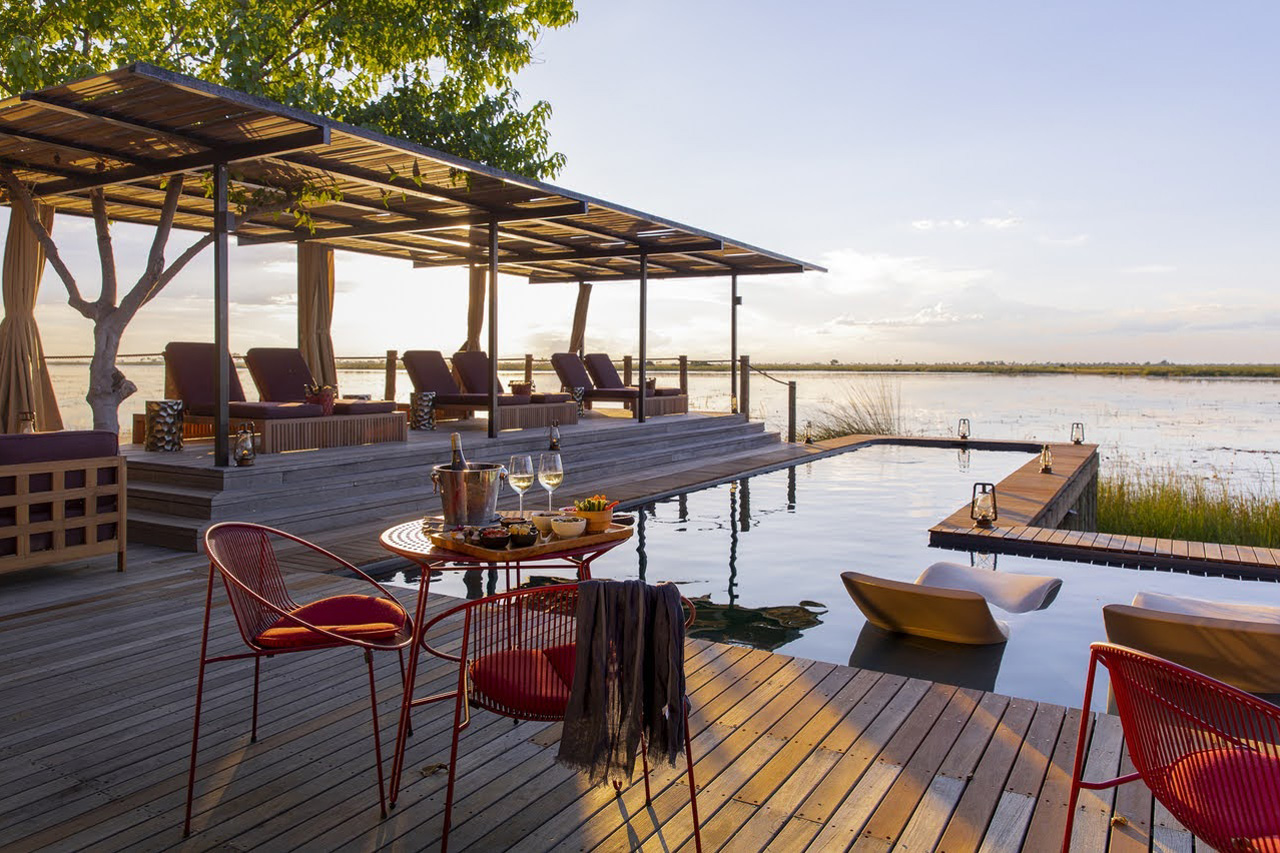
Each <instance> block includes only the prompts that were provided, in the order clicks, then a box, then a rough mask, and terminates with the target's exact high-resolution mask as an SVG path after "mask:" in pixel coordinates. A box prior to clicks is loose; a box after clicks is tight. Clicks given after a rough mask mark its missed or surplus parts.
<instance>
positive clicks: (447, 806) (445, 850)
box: [440, 690, 463, 853]
mask: <svg viewBox="0 0 1280 853" xmlns="http://www.w3.org/2000/svg"><path fill="white" fill-rule="evenodd" d="M462 702H463V699H462V691H461V690H459V691H458V701H457V704H456V705H455V706H454V711H453V743H452V744H450V746H449V785H448V788H447V789H446V791H445V795H444V828H443V829H442V830H441V831H440V853H449V825H450V823H451V822H452V820H453V780H454V779H455V777H456V776H457V773H458V735H459V733H461V731H462V730H461V728H460V727H461V725H462Z"/></svg>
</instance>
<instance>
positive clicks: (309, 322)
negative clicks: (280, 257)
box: [298, 243, 338, 387]
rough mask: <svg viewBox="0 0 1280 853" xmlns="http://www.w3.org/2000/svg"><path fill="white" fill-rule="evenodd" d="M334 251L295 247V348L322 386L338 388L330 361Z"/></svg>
mask: <svg viewBox="0 0 1280 853" xmlns="http://www.w3.org/2000/svg"><path fill="white" fill-rule="evenodd" d="M332 326H333V249H330V248H329V247H328V246H320V245H316V244H314V243H299V244H298V349H300V350H302V357H303V358H304V359H306V361H307V367H308V368H310V369H311V376H312V377H313V378H314V379H315V381H316V382H318V383H319V384H321V385H331V386H334V387H337V384H338V368H337V365H336V364H335V363H334V358H333V335H332V332H331V327H332Z"/></svg>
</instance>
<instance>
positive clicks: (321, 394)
mask: <svg viewBox="0 0 1280 853" xmlns="http://www.w3.org/2000/svg"><path fill="white" fill-rule="evenodd" d="M307 402H308V403H314V404H315V405H317V406H319V407H320V414H322V415H324V416H326V417H327V416H329V415H332V414H333V402H334V393H333V389H332V388H324V389H322V390H320V391H318V392H315V393H309V394H307Z"/></svg>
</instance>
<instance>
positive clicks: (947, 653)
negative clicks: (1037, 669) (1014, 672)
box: [849, 622, 1008, 691]
mask: <svg viewBox="0 0 1280 853" xmlns="http://www.w3.org/2000/svg"><path fill="white" fill-rule="evenodd" d="M1007 645H1008V643H993V644H991V645H984V646H969V645H963V644H960V643H948V642H945V641H943V640H930V639H926V638H924V637H914V636H910V635H908V634H895V633H893V632H891V631H885V630H883V629H881V628H877V627H876V626H875V625H872V624H871V623H870V622H868V623H866V624H865V625H863V626H862V631H861V632H860V633H859V634H858V642H857V645H855V646H854V647H853V653H852V654H850V655H849V666H855V667H858V668H859V669H873V670H876V671H877V672H889V673H893V674H894V675H905V676H908V677H910V678H923V679H925V680H927V681H939V682H941V683H943V684H954V685H956V686H957V687H971V688H973V689H975V690H986V691H991V690H995V687H996V676H997V675H998V674H999V672H1000V662H1001V660H1003V659H1004V650H1005V646H1007Z"/></svg>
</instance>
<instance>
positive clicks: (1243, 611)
mask: <svg viewBox="0 0 1280 853" xmlns="http://www.w3.org/2000/svg"><path fill="white" fill-rule="evenodd" d="M1102 620H1103V622H1104V623H1105V624H1106V627H1107V639H1108V640H1110V641H1111V642H1113V643H1117V644H1119V645H1122V646H1128V647H1129V648H1132V649H1138V650H1139V651H1143V652H1147V653H1148V654H1153V655H1157V656H1159V657H1162V658H1166V659H1168V660H1171V661H1173V662H1174V663H1179V664H1182V665H1183V666H1185V667H1189V668H1190V669H1194V670H1196V671H1198V672H1202V673H1204V674H1205V675H1208V676H1210V677H1212V678H1216V679H1218V680H1219V681H1225V682H1227V683H1228V684H1230V685H1233V686H1235V687H1238V688H1240V689H1241V690H1247V691H1248V692H1250V693H1267V694H1277V693H1280V666H1278V665H1277V663H1278V662H1280V608H1277V607H1266V606H1263V605H1256V604H1230V603H1227V602H1219V601H1204V600H1202V599H1197V598H1182V597H1179V596H1174V595H1164V594H1162V593H1152V592H1140V593H1138V594H1137V595H1136V596H1134V599H1133V604H1132V605H1126V604H1108V605H1107V606H1106V607H1104V608H1102Z"/></svg>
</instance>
